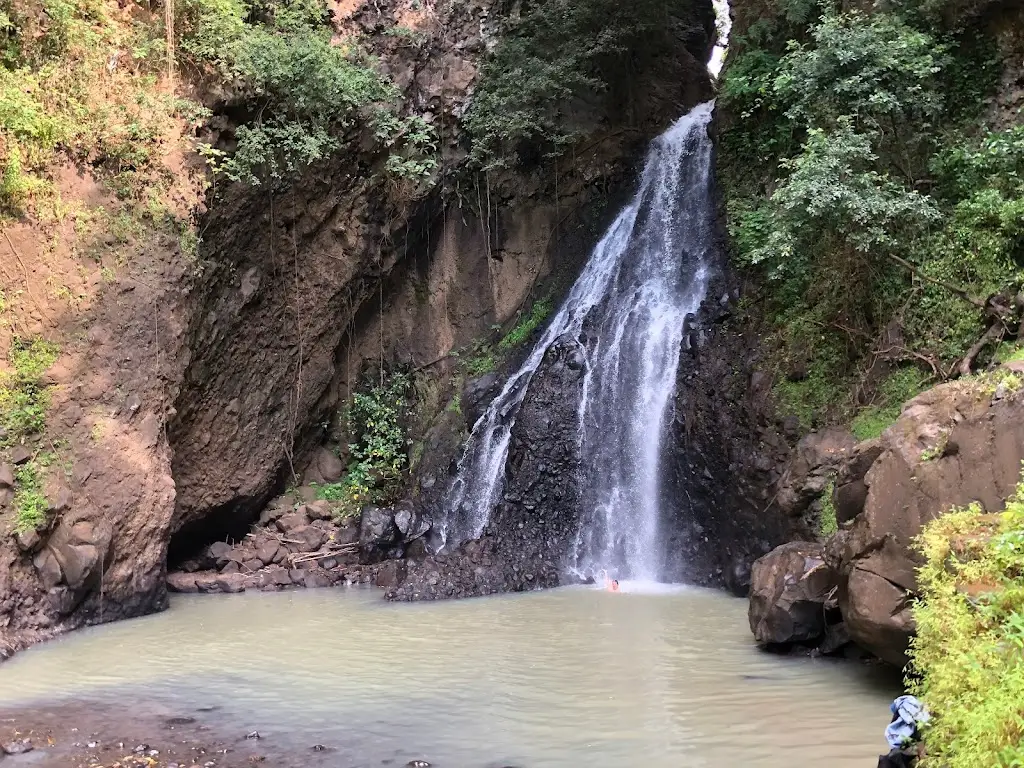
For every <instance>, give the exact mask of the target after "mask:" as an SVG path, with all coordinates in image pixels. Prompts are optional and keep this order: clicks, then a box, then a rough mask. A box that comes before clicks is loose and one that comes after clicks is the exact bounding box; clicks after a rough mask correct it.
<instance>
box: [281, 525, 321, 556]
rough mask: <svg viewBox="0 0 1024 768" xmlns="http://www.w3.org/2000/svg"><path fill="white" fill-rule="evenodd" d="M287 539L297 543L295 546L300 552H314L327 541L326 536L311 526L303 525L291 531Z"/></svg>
mask: <svg viewBox="0 0 1024 768" xmlns="http://www.w3.org/2000/svg"><path fill="white" fill-rule="evenodd" d="M288 539H289V540H290V541H293V542H298V544H297V546H298V547H299V550H300V551H302V552H315V551H316V550H318V549H320V546H321V545H322V544H323V543H324V542H325V541H326V540H327V534H326V533H324V532H323V531H322V530H320V529H319V528H315V527H313V526H312V525H304V526H302V527H300V528H295V529H294V530H292V531H291V532H290V533H289V534H288Z"/></svg>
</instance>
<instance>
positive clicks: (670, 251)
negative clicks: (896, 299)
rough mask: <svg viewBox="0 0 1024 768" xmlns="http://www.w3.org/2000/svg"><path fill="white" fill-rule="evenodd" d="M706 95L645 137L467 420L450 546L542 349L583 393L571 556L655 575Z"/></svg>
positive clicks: (693, 252)
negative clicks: (577, 359)
mask: <svg viewBox="0 0 1024 768" xmlns="http://www.w3.org/2000/svg"><path fill="white" fill-rule="evenodd" d="M713 108H714V103H713V102H708V103H705V104H701V105H699V106H697V107H696V108H695V109H694V110H693V111H691V112H690V113H689V114H688V115H686V116H684V117H682V118H680V119H679V120H678V121H677V122H676V123H675V124H674V125H672V126H671V127H670V128H669V129H668V130H667V131H666V132H665V133H664V134H662V135H661V136H659V137H658V138H657V139H655V140H654V141H653V142H652V144H651V147H650V149H649V151H648V154H647V158H646V162H645V165H644V170H643V174H642V176H641V179H640V184H639V188H638V189H637V192H636V195H635V196H634V198H633V200H632V201H631V202H630V203H629V204H628V205H627V206H626V207H625V208H623V210H622V211H621V212H620V213H619V215H618V217H617V218H616V219H615V221H614V222H613V223H612V224H611V226H610V227H609V228H608V230H607V232H606V233H605V234H604V236H603V237H602V239H601V241H600V242H599V243H598V244H597V246H596V247H595V249H594V251H593V253H592V254H591V256H590V259H589V260H588V262H587V264H586V266H585V267H584V269H583V272H582V273H581V274H580V276H579V278H578V279H577V280H576V283H575V284H574V285H573V287H572V289H571V290H570V291H569V295H568V296H567V297H566V299H565V302H564V303H563V305H562V306H561V308H560V309H559V311H558V312H557V314H556V315H555V316H554V318H553V319H552V321H551V323H550V325H549V326H548V328H547V329H546V330H545V332H544V334H543V336H542V337H541V339H540V341H538V342H537V344H536V346H535V347H534V348H533V349H532V350H531V352H530V355H529V356H528V357H527V359H526V361H525V362H524V363H523V364H522V366H520V368H519V370H517V371H516V372H515V373H513V374H512V376H510V377H509V379H508V381H507V382H506V383H505V386H504V387H503V389H502V391H501V392H500V393H499V395H498V396H497V397H496V398H495V399H494V400H493V401H492V402H491V404H490V406H489V407H488V408H487V410H486V411H485V412H484V413H483V415H481V416H480V418H479V419H478V420H477V422H476V424H475V425H474V426H473V430H472V433H471V435H470V437H469V440H468V441H467V444H466V449H465V451H464V453H463V455H462V458H461V460H460V462H459V466H458V471H457V473H456V476H455V479H454V481H453V484H452V486H451V488H450V490H449V493H448V496H447V498H446V502H445V519H444V521H443V524H442V527H441V534H442V538H443V540H444V541H445V542H446V544H448V545H452V544H458V543H460V542H462V541H465V540H467V539H473V538H477V537H479V536H480V534H481V533H482V532H483V530H484V528H485V526H486V525H487V522H488V520H489V518H490V514H491V511H492V509H493V508H494V505H495V503H496V502H497V500H498V497H499V494H500V493H501V489H502V481H503V477H504V472H505V463H506V460H507V458H508V448H509V441H510V438H511V434H512V430H513V429H514V427H515V420H516V416H517V414H518V412H519V409H520V407H521V406H522V403H523V400H524V398H525V397H526V395H527V393H528V391H529V387H530V382H531V380H532V378H533V376H534V374H535V373H536V372H537V370H538V368H539V367H540V365H541V363H542V361H543V360H544V355H545V354H546V352H547V351H548V349H549V348H550V347H551V346H552V344H554V343H555V342H556V341H559V340H566V339H572V340H574V341H575V343H577V344H578V345H579V347H580V349H581V351H582V353H583V358H584V360H585V369H584V370H585V373H584V382H583V396H582V398H581V401H580V403H579V408H578V418H579V431H578V434H579V441H580V455H581V457H582V466H581V467H580V471H581V473H582V479H583V483H582V485H583V488H584V489H585V490H584V494H583V503H584V509H583V510H582V514H581V515H580V518H581V521H582V523H581V527H580V531H579V534H578V536H577V540H576V543H575V547H574V551H573V552H570V553H567V555H568V558H569V562H568V565H569V567H571V568H572V569H573V570H576V571H578V572H580V573H581V574H586V575H592V574H595V573H597V572H598V571H601V570H605V571H607V572H608V573H614V574H616V575H617V576H618V577H620V578H636V579H650V580H656V579H657V578H658V575H659V571H660V567H661V562H662V560H663V556H662V554H661V552H660V548H659V546H658V526H659V518H660V511H661V499H660V492H659V491H660V465H661V453H662V445H663V442H664V431H665V430H664V427H665V424H664V422H665V416H666V413H667V411H668V406H669V403H670V401H671V398H672V395H673V394H674V392H675V377H676V369H677V367H678V364H679V355H680V350H681V348H682V345H683V330H684V325H685V323H686V318H687V316H688V315H690V314H691V313H694V312H696V311H697V309H698V307H699V306H700V302H701V301H702V300H703V298H704V294H705V291H706V288H707V280H708V276H709V275H708V272H709V266H708V265H709V263H710V258H709V256H710V248H711V242H712V232H711V226H712V221H713V218H714V217H713V208H712V202H711V194H710V180H711V154H712V152H711V140H710V138H709V137H708V134H707V127H708V124H709V123H710V121H711V116H712V110H713Z"/></svg>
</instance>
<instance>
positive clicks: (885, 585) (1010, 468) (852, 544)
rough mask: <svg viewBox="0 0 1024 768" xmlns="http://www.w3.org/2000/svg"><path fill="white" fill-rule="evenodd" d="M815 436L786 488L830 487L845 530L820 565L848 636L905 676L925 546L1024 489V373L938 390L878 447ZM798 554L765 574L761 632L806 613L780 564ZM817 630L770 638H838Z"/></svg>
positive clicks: (1017, 367)
mask: <svg viewBox="0 0 1024 768" xmlns="http://www.w3.org/2000/svg"><path fill="white" fill-rule="evenodd" d="M809 437H810V438H813V440H811V441H808V439H806V438H805V440H804V441H802V444H803V447H804V448H805V449H804V450H801V449H800V448H798V450H797V451H796V457H795V459H794V460H793V461H792V463H791V465H790V469H789V470H788V471H787V475H786V477H787V478H789V479H791V480H795V481H796V487H797V488H803V489H810V488H811V487H812V486H813V482H810V481H809V480H808V479H810V478H814V477H821V476H825V477H828V478H830V481H831V483H830V487H831V488H832V489H833V490H832V497H831V498H830V499H829V501H830V502H831V505H832V506H833V507H834V509H835V512H836V518H837V520H838V522H839V524H840V526H841V528H840V530H839V531H838V532H837V533H836V534H835V535H833V536H832V537H830V538H829V539H828V541H827V542H825V545H824V550H823V554H821V555H820V557H821V559H822V561H823V565H824V566H826V567H827V569H828V570H829V571H830V572H831V573H832V574H833V577H834V579H835V586H836V588H837V589H836V592H835V599H836V604H837V606H838V609H839V612H840V614H841V618H842V623H843V624H844V625H845V632H847V633H848V634H849V638H850V639H851V640H853V641H854V642H855V643H857V644H858V645H860V646H861V647H863V648H864V649H866V650H868V651H870V652H871V653H873V654H875V655H876V656H878V657H879V658H881V659H883V660H885V661H887V662H889V663H891V664H895V665H898V666H902V665H903V664H904V663H905V662H906V656H905V653H906V650H907V646H908V643H909V640H910V637H911V636H912V635H913V632H914V621H913V616H912V614H911V610H910V605H911V602H912V601H913V599H914V597H915V594H916V590H917V582H916V569H917V567H918V566H919V565H920V559H919V557H918V556H917V554H916V553H915V552H914V551H913V540H914V537H915V536H917V535H918V534H919V533H920V532H921V528H922V526H923V525H924V524H925V523H927V522H928V521H930V520H933V519H934V518H936V517H938V516H939V515H942V514H943V513H945V512H948V511H949V510H950V509H952V508H954V507H962V506H966V505H967V504H970V503H974V502H977V503H979V504H980V505H981V506H982V507H983V508H984V509H987V510H998V509H1001V508H1002V507H1003V505H1004V504H1005V501H1006V499H1007V498H1008V497H1009V496H1010V495H1012V493H1013V492H1014V490H1015V488H1016V486H1017V483H1018V482H1019V480H1020V473H1021V461H1022V460H1024V365H1022V364H1020V363H1012V364H1008V365H1007V366H1004V367H1003V368H1000V369H997V370H996V371H994V372H992V373H988V374H984V375H981V376H979V377H976V378H972V379H965V380H961V381H956V382H951V383H948V384H943V385H940V386H938V387H935V388H934V389H931V390H928V391H927V392H925V393H923V394H921V395H919V396H918V397H916V398H914V399H913V400H911V401H910V402H908V403H907V404H906V405H905V406H904V408H903V413H902V415H901V416H900V418H899V419H898V420H897V421H896V423H895V424H893V425H892V426H891V427H889V428H888V429H887V430H886V431H885V432H884V433H883V434H882V436H881V437H880V438H879V439H877V440H871V441H866V442H863V443H860V444H856V445H855V444H853V442H852V441H850V440H846V441H842V440H841V438H838V437H837V438H835V439H834V440H833V444H834V445H836V446H837V450H835V451H831V452H824V451H813V450H811V449H810V446H811V444H812V443H813V442H817V443H820V442H821V440H820V438H819V436H818V435H811V436H809ZM842 442H845V443H846V444H845V445H841V443H842ZM808 459H809V461H808ZM797 478H800V479H797ZM791 489H792V486H789V487H786V488H784V489H783V490H785V491H786V492H790V490H791ZM820 495H821V494H820V491H819V494H818V495H817V496H815V494H814V493H812V492H810V491H809V492H808V493H807V494H805V495H804V496H803V497H802V498H801V497H800V496H799V494H796V493H793V494H792V499H793V501H794V502H795V503H794V505H793V506H791V507H790V508H791V509H792V510H794V511H797V512H799V511H800V510H802V509H803V510H806V509H807V508H808V507H810V506H811V504H812V503H814V502H815V501H817V500H818V499H819V498H820ZM787 546H790V545H787ZM819 546H820V545H819ZM786 552H787V551H786V550H785V549H784V547H780V548H779V549H777V550H775V551H774V552H772V553H771V554H770V555H767V556H765V557H764V558H762V559H761V560H759V561H758V564H757V565H756V566H755V582H756V583H755V587H754V593H755V594H757V595H760V596H761V597H760V598H759V599H758V600H755V599H754V598H753V596H752V599H751V606H750V615H751V625H752V627H753V626H755V625H756V626H763V625H764V624H765V622H767V621H769V619H770V617H771V616H773V615H777V612H778V611H781V612H782V613H789V614H792V613H793V611H792V610H791V609H790V607H788V606H789V605H790V604H793V605H797V603H796V602H795V601H793V600H791V599H790V600H789V601H788V602H786V601H784V600H783V597H784V596H785V595H786V594H788V591H791V590H790V589H789V587H787V586H786V583H787V578H788V577H787V575H786V574H787V572H788V570H787V569H786V568H783V567H781V566H779V565H778V563H780V562H783V561H785V558H786V557H788V555H787V554H786ZM789 570H791V569H789ZM765 596H767V597H765ZM799 618H800V617H799V616H797V615H794V616H791V621H790V624H789V625H791V626H794V627H796V626H800V625H801V622H800V621H797V619H799ZM837 618H838V617H837ZM832 623H833V624H834V623H836V622H835V621H833V622H832ZM775 624H776V625H778V624H779V622H778V621H776V622H775ZM789 625H787V626H789ZM817 630H818V631H817V632H815V633H811V634H810V635H808V633H807V632H800V631H796V630H795V629H794V630H793V631H792V632H789V633H787V632H775V633H774V634H772V633H765V634H764V637H759V638H758V639H759V640H762V641H763V642H766V643H778V644H786V643H804V642H807V643H810V644H816V643H818V642H820V641H822V640H823V639H824V637H825V630H826V627H825V626H824V625H822V626H820V627H817Z"/></svg>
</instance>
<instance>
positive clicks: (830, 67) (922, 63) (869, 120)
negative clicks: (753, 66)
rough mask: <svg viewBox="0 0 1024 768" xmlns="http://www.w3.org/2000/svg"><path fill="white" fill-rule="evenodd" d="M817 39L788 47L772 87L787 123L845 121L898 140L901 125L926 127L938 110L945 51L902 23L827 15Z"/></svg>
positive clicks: (874, 16) (817, 29)
mask: <svg viewBox="0 0 1024 768" xmlns="http://www.w3.org/2000/svg"><path fill="white" fill-rule="evenodd" d="M812 38H813V39H812V41H811V42H810V43H808V44H806V45H802V44H800V43H796V42H791V43H790V46H789V47H790V50H789V53H788V54H787V55H786V56H785V57H784V58H783V59H782V61H781V63H780V71H779V74H778V77H777V78H776V79H775V82H774V84H773V87H774V89H775V92H776V96H777V98H779V99H780V100H782V101H784V102H786V103H788V104H790V107H789V117H790V118H792V119H794V120H797V121H799V122H801V123H804V124H806V125H810V126H817V127H825V126H827V125H829V124H830V123H832V122H834V121H835V120H836V119H837V118H840V117H842V118H844V119H845V120H846V121H849V122H850V123H852V125H853V127H854V128H855V129H856V130H859V131H878V132H884V133H890V134H891V137H893V138H897V137H898V134H899V131H900V125H898V123H900V122H904V121H914V123H915V124H917V125H922V124H927V123H928V121H930V120H932V119H933V118H934V117H935V116H936V115H938V113H939V111H940V110H941V106H942V97H941V95H940V91H939V81H938V78H937V75H938V73H939V72H940V70H941V69H942V67H943V65H944V64H945V50H944V48H943V46H941V45H939V44H937V43H936V41H935V40H934V39H933V38H932V36H930V35H928V34H925V33H924V32H921V31H918V30H916V29H914V28H913V27H910V26H908V25H907V24H904V23H903V22H902V21H901V20H900V19H899V17H896V16H893V15H890V14H887V13H875V14H871V15H870V16H865V15H864V14H861V13H856V12H854V13H843V14H837V13H833V12H829V13H826V14H825V15H824V16H823V17H822V19H821V22H820V23H819V24H817V25H816V26H815V27H814V28H813V30H812Z"/></svg>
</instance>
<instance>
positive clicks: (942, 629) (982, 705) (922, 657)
mask: <svg viewBox="0 0 1024 768" xmlns="http://www.w3.org/2000/svg"><path fill="white" fill-rule="evenodd" d="M917 548H918V550H919V551H920V553H921V555H922V556H923V558H924V565H923V566H921V568H920V569H919V570H918V585H919V590H920V594H921V599H920V601H919V602H918V603H917V604H916V605H915V606H914V619H915V621H916V623H917V637H916V638H915V639H914V640H913V641H912V644H911V650H910V657H911V665H912V666H911V670H912V673H913V675H912V677H911V679H910V680H909V682H910V684H911V687H912V688H913V690H914V692H915V693H916V694H917V695H918V696H919V697H921V698H922V699H923V700H924V702H925V703H926V704H927V706H928V708H929V710H930V711H931V714H932V721H931V724H930V725H929V727H928V728H926V729H925V731H924V741H925V745H926V749H927V757H926V758H924V759H923V760H922V763H921V764H922V766H923V768H928V766H933V767H937V766H942V768H991V766H1020V765H1024V717H1022V715H1021V702H1022V701H1024V482H1022V483H1021V484H1020V485H1019V486H1018V487H1017V493H1016V495H1015V496H1014V497H1013V498H1011V499H1009V500H1008V501H1007V503H1006V508H1005V509H1004V510H1003V511H1001V512H998V513H995V514H986V513H985V512H984V511H983V510H982V509H981V507H980V505H978V504H972V505H970V506H969V507H967V508H965V509H957V510H952V511H951V512H949V513H948V514H945V515H943V516H941V517H939V518H938V519H936V520H934V521H932V522H931V523H929V524H928V525H927V526H925V528H924V530H923V532H922V534H921V535H920V537H919V538H918V540H917Z"/></svg>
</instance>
